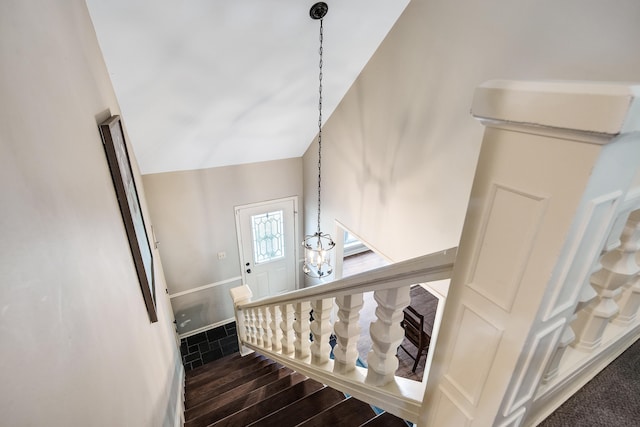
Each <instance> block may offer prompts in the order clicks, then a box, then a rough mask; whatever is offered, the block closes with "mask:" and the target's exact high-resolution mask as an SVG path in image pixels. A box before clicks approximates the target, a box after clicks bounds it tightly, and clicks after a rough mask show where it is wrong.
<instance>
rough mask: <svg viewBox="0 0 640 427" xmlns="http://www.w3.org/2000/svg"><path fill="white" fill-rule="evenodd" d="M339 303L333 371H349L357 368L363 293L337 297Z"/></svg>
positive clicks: (335, 327) (335, 326)
mask: <svg viewBox="0 0 640 427" xmlns="http://www.w3.org/2000/svg"><path fill="white" fill-rule="evenodd" d="M336 304H337V305H338V320H337V321H336V323H335V325H334V329H335V333H336V345H335V347H334V348H333V356H334V359H335V364H334V365H333V371H334V372H337V373H342V374H344V373H347V372H350V371H352V370H354V369H355V366H356V361H357V360H358V338H359V337H360V325H359V324H358V319H359V318H360V309H362V305H363V298H362V294H361V293H359V294H354V295H345V296H341V297H336Z"/></svg>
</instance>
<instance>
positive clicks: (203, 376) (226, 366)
mask: <svg viewBox="0 0 640 427" xmlns="http://www.w3.org/2000/svg"><path fill="white" fill-rule="evenodd" d="M264 360H267V359H266V358H265V357H264V356H260V355H257V354H252V355H249V356H246V357H243V358H240V359H233V360H230V361H228V362H226V363H220V364H219V363H213V362H212V363H207V364H205V365H203V366H200V367H199V368H198V369H200V368H206V369H203V371H202V372H201V373H200V374H199V375H197V376H194V377H191V378H189V379H187V380H186V381H185V385H187V386H188V387H197V386H198V385H199V384H202V383H205V382H209V381H212V380H213V381H215V380H216V379H218V378H221V377H224V376H226V375H227V374H229V372H233V371H236V370H239V369H246V368H247V367H250V366H252V365H255V364H256V363H259V362H261V361H264ZM207 365H211V366H207Z"/></svg>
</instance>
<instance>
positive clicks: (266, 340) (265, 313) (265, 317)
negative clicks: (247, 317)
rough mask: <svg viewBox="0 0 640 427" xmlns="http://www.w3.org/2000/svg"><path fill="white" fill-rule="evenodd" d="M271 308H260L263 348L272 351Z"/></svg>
mask: <svg viewBox="0 0 640 427" xmlns="http://www.w3.org/2000/svg"><path fill="white" fill-rule="evenodd" d="M269 314H270V313H269V308H268V307H265V306H263V307H260V329H262V346H263V347H264V348H265V349H267V350H271V326H270V325H269V323H270V322H269V319H270V316H269Z"/></svg>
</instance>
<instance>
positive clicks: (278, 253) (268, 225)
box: [251, 210, 284, 264]
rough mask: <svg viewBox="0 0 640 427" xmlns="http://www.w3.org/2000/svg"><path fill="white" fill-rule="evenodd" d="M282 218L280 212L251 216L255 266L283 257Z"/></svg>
mask: <svg viewBox="0 0 640 427" xmlns="http://www.w3.org/2000/svg"><path fill="white" fill-rule="evenodd" d="M283 217H284V212H283V211H281V210H280V211H274V212H268V213H265V214H260V215H252V216H251V229H252V232H253V257H254V263H255V264H262V263H265V262H269V261H273V260H275V259H279V258H283V257H284V231H283V230H284V224H283Z"/></svg>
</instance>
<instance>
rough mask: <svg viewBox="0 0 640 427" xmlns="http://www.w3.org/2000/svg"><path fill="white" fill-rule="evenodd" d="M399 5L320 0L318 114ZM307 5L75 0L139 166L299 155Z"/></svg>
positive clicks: (308, 49) (313, 101) (312, 46)
mask: <svg viewBox="0 0 640 427" xmlns="http://www.w3.org/2000/svg"><path fill="white" fill-rule="evenodd" d="M408 2H409V0H366V1H365V0H340V1H334V2H331V1H328V2H327V3H328V5H329V12H328V14H327V16H326V17H325V18H324V24H323V25H324V54H323V56H324V65H323V71H324V73H323V74H324V76H323V86H324V87H323V117H324V119H325V121H326V119H327V118H328V117H329V115H330V114H331V112H332V111H333V110H334V108H335V107H336V105H337V104H338V102H339V101H340V100H341V99H342V97H343V96H344V94H345V93H346V91H347V90H348V89H349V87H350V86H351V84H352V83H353V81H354V80H355V78H356V77H357V75H358V74H359V73H360V71H361V70H362V68H363V67H364V65H365V64H366V62H367V61H368V60H369V58H370V57H371V56H372V54H373V52H374V51H375V50H376V48H377V47H378V45H379V44H380V43H381V42H382V40H383V38H384V37H385V35H386V34H387V33H388V31H389V30H390V29H391V27H392V26H393V24H394V23H395V21H396V20H397V18H398V17H399V16H400V14H401V13H402V11H403V10H404V8H405V7H406V6H407V4H408ZM313 3H314V1H313V0H312V1H301V0H233V1H221V0H172V1H169V0H109V1H105V0H87V4H88V7H89V11H90V13H91V17H92V19H93V22H94V25H95V28H96V33H97V35H98V40H99V42H100V46H101V48H102V51H103V54H104V57H105V61H106V63H107V68H108V70H109V74H110V75H111V79H112V82H113V86H114V88H115V91H116V95H117V96H118V101H119V103H120V108H121V111H122V115H123V121H124V123H125V126H126V127H127V131H128V134H129V137H130V139H131V142H132V144H133V146H134V150H135V154H136V157H137V160H138V163H139V165H140V169H141V171H142V173H143V174H149V173H158V172H167V171H177V170H190V169H200V168H209V167H217V166H226V165H233V164H241V163H252V162H259V161H266V160H276V159H285V158H290V157H300V156H302V154H304V152H305V150H306V149H307V147H308V146H309V144H310V143H311V141H312V140H313V138H314V137H315V135H316V133H317V130H318V125H317V123H318V71H319V70H318V60H319V56H318V47H319V28H320V23H319V21H315V20H313V19H311V18H310V17H309V9H310V8H311V5H312V4H313Z"/></svg>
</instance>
